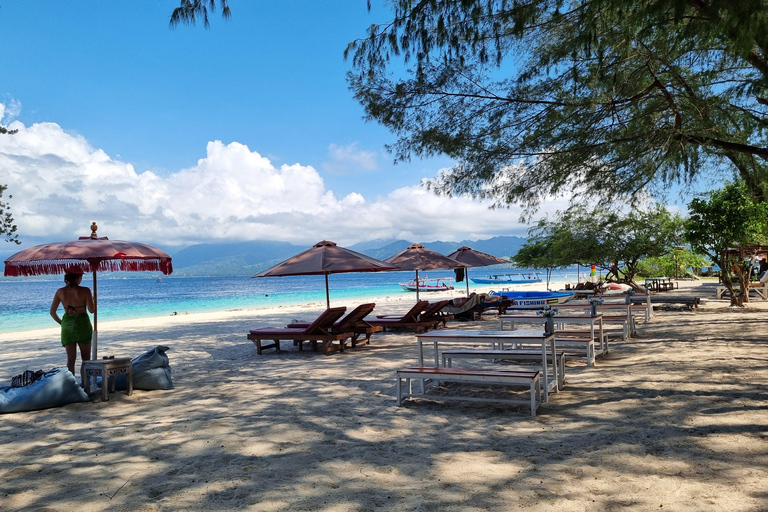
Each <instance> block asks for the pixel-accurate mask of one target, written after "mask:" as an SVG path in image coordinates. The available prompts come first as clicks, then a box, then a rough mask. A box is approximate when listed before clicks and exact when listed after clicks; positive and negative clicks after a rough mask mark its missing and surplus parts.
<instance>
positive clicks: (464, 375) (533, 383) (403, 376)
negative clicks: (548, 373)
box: [397, 366, 541, 416]
mask: <svg viewBox="0 0 768 512" xmlns="http://www.w3.org/2000/svg"><path fill="white" fill-rule="evenodd" d="M413 380H420V381H421V382H422V387H421V389H425V386H424V383H425V381H427V380H432V381H441V382H460V383H468V384H492V385H503V386H521V387H527V388H529V389H530V392H531V397H530V400H520V399H513V398H481V397H469V396H465V397H462V396H442V395H440V396H434V395H433V398H435V399H436V400H465V401H474V402H502V403H512V404H527V403H530V405H531V416H536V409H538V407H539V405H541V371H539V370H534V371H519V370H486V369H479V368H435V367H431V366H430V367H425V366H417V367H413V368H402V369H400V370H397V405H402V404H403V399H404V398H429V396H428V395H427V393H426V391H425V392H422V393H414V389H413V385H412V381H413ZM403 381H405V383H406V385H405V387H403Z"/></svg>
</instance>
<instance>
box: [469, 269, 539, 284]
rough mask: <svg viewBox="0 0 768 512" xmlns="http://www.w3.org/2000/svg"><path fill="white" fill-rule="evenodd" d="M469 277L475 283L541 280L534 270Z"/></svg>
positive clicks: (531, 281)
mask: <svg viewBox="0 0 768 512" xmlns="http://www.w3.org/2000/svg"><path fill="white" fill-rule="evenodd" d="M469 279H470V281H472V282H473V283H475V284H526V283H540V282H541V278H540V277H539V276H538V274H536V273H535V272H529V273H519V274H491V275H489V276H488V277H470V278H469Z"/></svg>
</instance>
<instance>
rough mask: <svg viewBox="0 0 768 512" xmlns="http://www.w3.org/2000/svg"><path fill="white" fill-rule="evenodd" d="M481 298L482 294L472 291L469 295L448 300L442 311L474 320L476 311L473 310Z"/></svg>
mask: <svg viewBox="0 0 768 512" xmlns="http://www.w3.org/2000/svg"><path fill="white" fill-rule="evenodd" d="M481 300H482V296H480V295H478V294H476V293H475V292H472V293H470V294H469V297H457V298H455V299H453V300H452V301H450V302H449V303H448V305H447V306H445V307H444V308H443V311H444V312H446V313H450V314H452V315H453V316H454V318H466V319H471V320H474V319H475V317H476V316H479V314H478V313H476V312H475V311H473V310H474V309H475V308H476V307H477V306H478V305H479V304H480V301H481Z"/></svg>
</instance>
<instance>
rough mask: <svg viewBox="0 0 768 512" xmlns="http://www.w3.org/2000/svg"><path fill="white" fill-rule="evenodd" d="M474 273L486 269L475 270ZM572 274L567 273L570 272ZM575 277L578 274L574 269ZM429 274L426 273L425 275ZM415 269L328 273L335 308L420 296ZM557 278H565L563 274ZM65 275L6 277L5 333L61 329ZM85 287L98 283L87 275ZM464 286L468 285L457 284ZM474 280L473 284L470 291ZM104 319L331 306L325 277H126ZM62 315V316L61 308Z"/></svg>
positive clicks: (108, 286) (114, 281)
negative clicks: (413, 286)
mask: <svg viewBox="0 0 768 512" xmlns="http://www.w3.org/2000/svg"><path fill="white" fill-rule="evenodd" d="M472 272H473V273H474V272H480V271H479V270H475V269H473V270H472ZM566 273H567V272H566ZM426 274H427V275H428V276H429V277H453V272H451V271H436V272H428V273H426ZM571 274H572V279H574V280H575V277H576V275H575V272H571ZM422 276H423V273H422ZM413 277H414V272H372V273H357V274H334V275H331V276H329V277H328V282H329V288H330V298H331V306H340V305H345V306H349V304H350V303H353V302H356V301H358V300H359V299H362V298H367V297H381V296H387V295H414V293H413V292H406V291H403V289H402V288H401V287H400V285H399V284H398V283H401V282H406V281H408V280H410V279H413ZM552 280H553V282H554V283H557V282H562V281H563V273H559V274H555V275H554V276H553V279H552ZM63 284H64V283H63V281H62V278H59V279H50V278H46V279H29V278H27V279H25V278H18V279H16V278H6V279H1V280H0V332H6V333H7V332H17V331H26V330H32V329H43V328H48V327H56V323H55V322H54V321H53V319H52V318H51V317H50V315H49V313H48V311H49V309H50V305H51V301H52V299H53V295H54V293H55V292H56V289H57V288H59V287H61V286H63ZM83 286H88V287H90V288H92V287H93V282H92V278H90V276H85V278H84V279H83ZM455 286H456V289H462V288H464V287H465V286H466V283H464V282H462V283H455ZM472 287H473V284H472V283H471V282H470V289H471V288H472ZM97 291H98V318H99V321H108V320H129V319H138V318H148V317H157V316H168V315H171V314H173V312H174V311H176V312H179V313H184V312H188V313H201V312H212V311H228V310H237V309H250V308H268V307H276V306H287V305H302V304H308V303H317V304H319V305H323V304H325V280H324V278H323V276H292V277H274V278H259V279H251V278H249V277H247V276H233V277H172V276H162V275H158V276H150V277H146V276H143V277H139V278H136V277H123V278H114V277H113V278H103V277H102V276H99V278H98V281H97ZM59 314H60V315H61V314H62V311H61V309H60V310H59Z"/></svg>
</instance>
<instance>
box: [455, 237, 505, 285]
mask: <svg viewBox="0 0 768 512" xmlns="http://www.w3.org/2000/svg"><path fill="white" fill-rule="evenodd" d="M448 257H449V258H452V259H454V260H456V261H460V262H462V263H464V264H465V265H466V266H467V267H487V266H488V265H498V264H500V263H509V262H508V261H507V260H504V259H501V258H497V257H496V256H492V255H490V254H486V253H484V252H480V251H476V250H474V249H472V248H471V247H467V246H466V245H465V246H463V247H459V248H458V249H456V250H455V251H453V252H452V253H451V254H449V255H448ZM466 272H467V273H466V275H465V276H464V278H465V279H466V280H467V297H469V270H467V271H466Z"/></svg>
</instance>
